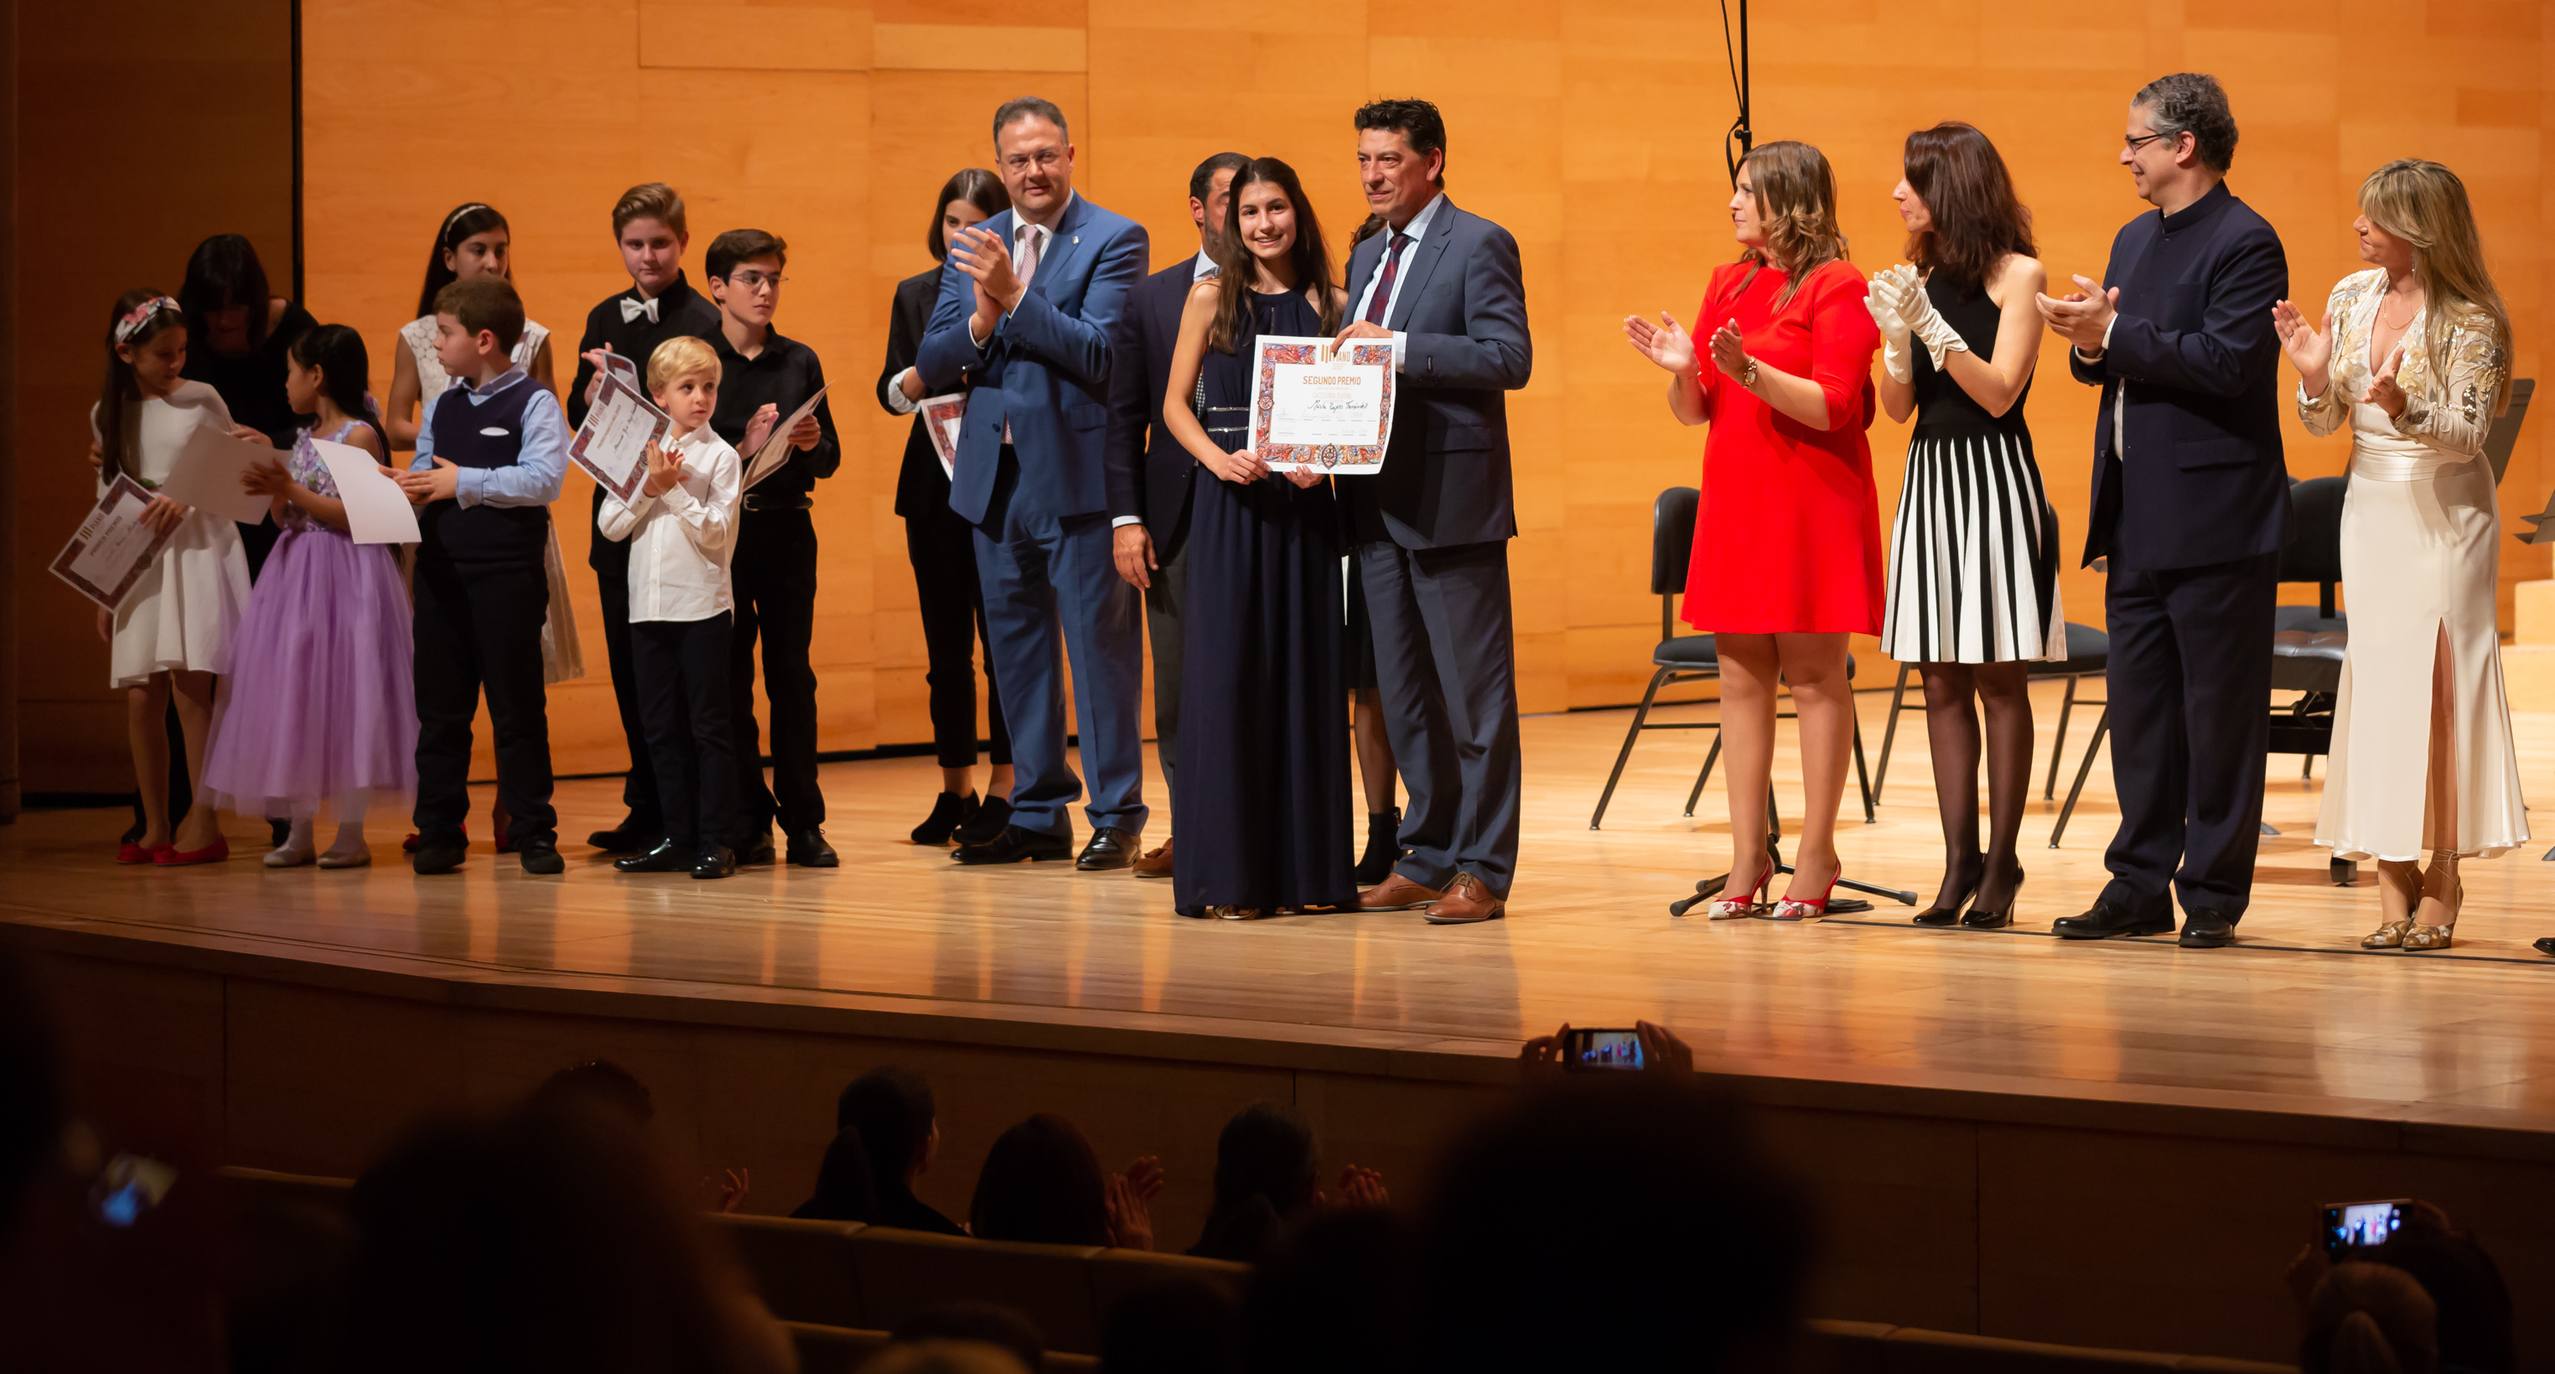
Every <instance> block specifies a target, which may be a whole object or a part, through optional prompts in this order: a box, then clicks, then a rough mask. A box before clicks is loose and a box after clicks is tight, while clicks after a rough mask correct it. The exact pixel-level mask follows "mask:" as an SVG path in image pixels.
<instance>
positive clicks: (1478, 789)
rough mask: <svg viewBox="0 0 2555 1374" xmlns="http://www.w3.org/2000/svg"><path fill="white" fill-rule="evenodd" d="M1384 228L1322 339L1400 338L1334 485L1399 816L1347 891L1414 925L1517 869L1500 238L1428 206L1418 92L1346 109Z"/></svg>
mask: <svg viewBox="0 0 2555 1374" xmlns="http://www.w3.org/2000/svg"><path fill="white" fill-rule="evenodd" d="M1357 165H1358V171H1359V174H1360V176H1361V178H1362V179H1363V180H1364V182H1365V186H1366V203H1367V206H1368V208H1369V209H1371V210H1373V211H1374V212H1375V214H1376V215H1377V216H1378V217H1379V218H1381V219H1382V220H1383V222H1384V230H1385V232H1378V233H1375V234H1372V235H1370V236H1368V237H1367V238H1366V240H1365V241H1364V242H1362V243H1360V244H1359V245H1358V246H1357V248H1356V250H1355V251H1353V252H1352V253H1350V254H1349V263H1348V279H1347V282H1346V285H1347V288H1348V292H1349V320H1350V323H1349V325H1348V327H1347V328H1345V329H1343V330H1341V331H1340V341H1341V342H1343V343H1345V342H1346V341H1348V340H1350V339H1358V338H1384V337H1388V336H1390V337H1398V338H1400V339H1401V340H1402V362H1401V384H1400V393H1401V394H1400V396H1399V397H1398V398H1397V399H1396V401H1395V403H1394V406H1393V436H1392V441H1391V444H1390V447H1389V448H1388V449H1387V451H1386V456H1385V460H1384V470H1383V471H1382V472H1380V473H1377V474H1376V475H1375V476H1372V477H1350V478H1344V479H1342V480H1341V482H1340V484H1339V486H1340V492H1341V496H1342V504H1343V505H1344V506H1345V507H1346V509H1347V513H1348V522H1349V539H1350V541H1351V542H1352V543H1353V544H1354V545H1355V546H1356V556H1357V559H1358V569H1359V572H1360V574H1361V575H1362V576H1363V577H1364V578H1365V582H1366V596H1367V612H1368V618H1369V620H1370V622H1371V624H1372V627H1373V631H1374V636H1375V667H1376V676H1377V680H1378V683H1379V685H1380V686H1381V687H1382V689H1383V695H1384V713H1385V726H1386V730H1387V733H1389V734H1390V735H1391V737H1392V740H1393V753H1394V756H1395V757H1396V758H1397V759H1399V760H1400V763H1401V771H1402V782H1403V785H1404V786H1405V787H1406V788H1407V789H1408V790H1409V792H1410V813H1409V815H1408V816H1407V817H1405V818H1404V820H1403V822H1402V827H1401V841H1402V857H1401V860H1400V862H1398V863H1396V864H1395V865H1394V866H1393V872H1392V875H1391V876H1390V877H1387V878H1386V879H1385V880H1384V881H1383V882H1382V883H1381V884H1379V885H1377V886H1375V887H1373V888H1370V889H1368V890H1367V892H1366V893H1365V894H1364V895H1363V896H1361V897H1360V898H1359V900H1358V907H1359V909H1360V910H1363V911H1408V910H1412V909H1414V908H1417V909H1421V910H1423V911H1425V913H1426V915H1427V919H1428V922H1429V924H1431V925H1470V924H1472V923H1474V922H1476V921H1495V920H1498V919H1499V918H1500V917H1501V916H1503V915H1505V914H1507V898H1508V887H1509V882H1510V880H1511V879H1512V878H1513V877H1514V876H1515V875H1516V871H1517V825H1518V777H1519V769H1520V764H1519V759H1518V745H1517V657H1516V646H1515V634H1514V631H1513V627H1512V617H1511V615H1510V613H1509V598H1508V541H1509V540H1510V539H1512V538H1514V537H1515V536H1516V534H1517V512H1516V507H1515V503H1514V502H1513V500H1512V499H1511V496H1510V491H1509V474H1508V404H1507V396H1506V393H1507V392H1510V391H1514V390H1516V389H1518V388H1519V387H1522V386H1524V385H1526V378H1527V376H1528V374H1529V373H1530V372H1532V371H1533V368H1534V347H1533V345H1532V343H1531V342H1530V341H1529V340H1528V338H1527V335H1526V287H1525V278H1524V274H1523V272H1522V270H1521V269H1520V267H1519V265H1518V257H1517V240H1516V239H1515V238H1514V237H1512V236H1510V234H1509V232H1508V231H1507V230H1505V229H1502V228H1500V227H1499V226H1498V225H1496V224H1493V223H1491V222H1490V221H1489V220H1486V219H1483V218H1482V217H1481V216H1479V215H1474V214H1468V213H1466V212H1465V211H1463V210H1459V209H1457V208H1456V207H1455V203H1454V202H1453V201H1450V200H1448V199H1447V198H1446V183H1445V172H1446V121H1445V119H1444V117H1442V116H1441V115H1439V114H1438V112H1437V107H1436V106H1434V105H1432V104H1430V103H1428V102H1427V101H1425V100H1379V101H1376V102H1375V103H1373V104H1370V105H1367V106H1365V107H1363V108H1361V109H1360V110H1359V111H1358V112H1357Z"/></svg>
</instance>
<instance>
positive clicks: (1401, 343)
mask: <svg viewBox="0 0 2555 1374" xmlns="http://www.w3.org/2000/svg"><path fill="white" fill-rule="evenodd" d="M1445 204H1446V193H1445V192H1444V191H1440V192H1438V193H1437V194H1436V195H1435V196H1434V197H1432V198H1430V200H1429V202H1428V204H1426V205H1423V206H1421V207H1420V210H1419V213H1418V214H1416V215H1413V216H1411V222H1410V223H1408V224H1406V225H1403V226H1402V227H1401V229H1399V230H1398V231H1397V230H1395V229H1394V228H1393V227H1392V226H1391V225H1386V226H1385V227H1384V230H1383V233H1384V251H1383V252H1382V253H1380V254H1378V255H1377V256H1376V259H1375V275H1373V276H1371V277H1368V278H1367V279H1366V285H1365V286H1363V287H1361V288H1359V290H1358V293H1357V301H1356V308H1355V309H1352V310H1350V311H1349V312H1348V319H1349V323H1351V324H1355V323H1357V322H1358V321H1360V320H1363V319H1365V318H1366V312H1367V309H1368V307H1370V306H1372V305H1373V304H1374V303H1375V283H1377V282H1379V281H1381V280H1383V278H1384V264H1385V263H1387V262H1390V261H1392V258H1393V237H1392V236H1393V235H1394V234H1395V233H1396V232H1398V233H1400V234H1402V235H1403V236H1404V237H1406V238H1408V239H1409V240H1410V242H1408V243H1405V244H1403V245H1402V262H1401V266H1399V267H1396V268H1394V269H1393V290H1392V294H1390V295H1388V296H1386V297H1385V298H1384V318H1385V319H1386V320H1388V321H1389V320H1391V319H1392V318H1393V307H1394V306H1397V305H1399V304H1401V303H1402V287H1403V286H1404V285H1406V284H1408V283H1409V281H1410V279H1411V260H1412V258H1414V257H1416V256H1417V255H1418V253H1419V245H1420V240H1422V239H1424V238H1427V237H1428V227H1429V226H1430V225H1431V224H1434V223H1436V222H1437V212H1438V211H1439V210H1440V209H1442V208H1444V206H1445ZM1404 332H1405V331H1402V330H1399V329H1396V330H1394V331H1393V343H1394V344H1395V346H1396V350H1395V359H1396V361H1395V362H1394V364H1393V366H1394V369H1395V370H1396V371H1398V370H1400V368H1401V366H1402V363H1401V361H1400V359H1402V358H1406V357H1407V356H1409V353H1410V349H1409V346H1408V345H1409V341H1408V340H1407V339H1405V338H1404V337H1403V334H1404Z"/></svg>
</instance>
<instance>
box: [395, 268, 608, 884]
mask: <svg viewBox="0 0 2555 1374" xmlns="http://www.w3.org/2000/svg"><path fill="white" fill-rule="evenodd" d="M522 335H523V300H522V298H521V297H519V296H517V295H516V294H515V289H514V286H513V284H512V283H510V282H507V281H506V280H504V279H503V278H499V277H474V278H471V279H470V280H467V281H457V282H454V283H453V284H451V285H450V286H447V287H445V288H444V289H443V291H442V292H441V293H439V294H438V295H437V296H436V297H435V357H436V360H437V361H439V362H441V363H442V364H443V366H444V370H445V371H446V372H449V373H450V374H452V377H453V379H454V380H453V385H452V387H451V388H450V389H449V390H447V391H445V392H444V394H443V395H442V396H440V397H438V398H436V401H435V404H434V407H433V408H432V409H431V410H429V411H428V412H427V413H426V415H425V416H424V417H423V419H422V420H421V421H420V422H419V424H418V429H417V458H416V461H415V463H414V464H412V465H411V467H410V468H409V470H408V471H407V472H406V473H404V474H402V475H401V477H400V479H399V484H400V486H401V487H402V488H403V489H405V490H406V491H407V493H408V499H409V500H410V501H412V502H414V503H415V504H416V505H417V506H418V519H417V523H418V527H419V529H420V531H421V533H422V534H423V536H424V538H423V542H421V543H420V544H419V545H418V546H417V588H416V597H417V612H416V632H417V668H416V672H417V815H416V820H417V851H416V854H415V857H414V859H413V861H412V862H413V864H414V866H415V868H416V870H417V871H418V872H419V873H450V872H452V871H453V870H454V869H456V868H459V867H461V863H462V859H463V856H464V855H465V853H466V852H467V844H466V842H465V841H464V840H463V838H462V820H463V818H464V817H466V816H467V815H468V814H469V811H470V796H469V780H470V726H471V718H472V717H473V716H474V715H475V714H477V712H478V708H479V694H480V692H481V691H482V690H483V689H484V690H485V691H486V693H487V696H488V720H489V724H490V726H491V727H492V729H493V731H494V733H495V735H496V745H497V800H498V802H499V804H500V805H501V806H502V807H503V809H504V810H505V812H506V814H507V815H508V816H509V817H511V818H512V822H511V824H512V829H511V838H512V839H513V841H514V847H515V852H516V855H517V857H518V858H519V859H520V860H521V862H522V864H523V871H524V872H526V873H557V872H559V871H560V870H561V868H562V867H563V865H562V864H561V862H560V859H559V817H558V813H557V812H555V811H553V810H551V808H550V718H549V705H548V699H547V697H546V696H545V694H544V689H543V687H542V679H541V625H542V621H543V619H544V618H545V617H546V616H547V614H548V610H549V604H550V584H549V579H548V577H547V576H546V575H545V574H544V573H543V571H542V561H541V560H542V552H543V549H544V548H545V547H546V545H547V542H548V539H549V533H550V510H549V506H550V502H551V501H552V500H553V499H555V498H556V497H557V496H558V495H559V481H560V478H561V477H562V476H564V475H565V473H566V470H567V453H568V427H567V420H566V418H565V417H564V416H563V415H562V414H561V413H560V410H559V399H558V398H557V397H556V396H553V395H551V394H550V393H549V392H548V391H547V390H545V389H543V388H542V387H540V386H537V385H535V384H534V383H533V381H532V379H531V378H529V377H527V376H525V375H524V372H523V369H522V368H519V367H516V366H514V364H513V362H512V361H511V359H510V358H509V356H508V355H509V354H511V353H512V352H513V350H514V346H515V341H516V340H517V339H519V338H520V337H522Z"/></svg>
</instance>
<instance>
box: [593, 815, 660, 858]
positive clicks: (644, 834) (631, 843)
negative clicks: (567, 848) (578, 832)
mask: <svg viewBox="0 0 2555 1374" xmlns="http://www.w3.org/2000/svg"><path fill="white" fill-rule="evenodd" d="M664 838H665V825H664V823H663V822H661V821H651V820H649V819H648V818H646V817H645V816H641V815H639V814H638V813H636V812H633V813H631V814H630V815H629V816H628V817H626V818H624V819H623V820H622V822H621V823H620V824H619V825H616V826H614V827H612V828H611V829H610V830H598V831H595V832H594V833H593V834H591V835H588V836H586V843H587V844H590V845H593V846H594V847H595V848H597V849H600V850H602V851H603V852H604V853H606V854H644V853H646V852H647V851H649V850H651V849H654V848H656V845H657V842H658V841H659V840H662V839H664Z"/></svg>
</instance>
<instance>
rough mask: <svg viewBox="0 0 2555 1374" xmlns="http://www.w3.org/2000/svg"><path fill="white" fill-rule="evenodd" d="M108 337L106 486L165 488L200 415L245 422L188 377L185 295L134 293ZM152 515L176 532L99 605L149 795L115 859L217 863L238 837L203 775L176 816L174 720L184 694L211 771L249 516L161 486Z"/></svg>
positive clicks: (136, 764)
mask: <svg viewBox="0 0 2555 1374" xmlns="http://www.w3.org/2000/svg"><path fill="white" fill-rule="evenodd" d="M106 345H107V363H106V382H105V385H104V386H103V387H102V388H101V389H100V392H99V395H98V403H97V405H96V407H95V408H93V409H92V410H91V411H90V412H89V428H90V432H91V434H92V435H93V436H94V437H95V438H96V440H97V445H98V475H99V480H100V483H101V486H102V487H103V484H105V483H108V482H112V481H114V480H115V478H116V477H117V476H118V475H122V476H126V477H130V478H132V479H133V480H134V481H136V482H139V483H141V484H142V485H143V486H144V487H147V488H150V489H151V490H153V491H154V492H156V491H157V490H158V489H159V486H160V483H161V482H163V481H165V480H166V479H167V478H168V475H169V470H170V468H171V467H172V466H173V465H174V464H175V462H176V460H177V454H178V450H179V448H180V447H181V446H183V445H184V444H185V442H186V436H187V435H188V433H189V432H191V431H192V430H193V429H194V428H195V427H196V426H197V425H202V424H213V425H219V426H221V427H222V428H223V429H225V430H236V429H237V428H238V427H237V426H235V425H233V424H232V423H231V413H230V410H229V409H228V408H227V407H225V406H224V405H223V404H222V397H221V395H220V393H218V392H216V391H214V390H213V388H211V387H210V386H207V385H205V384H204V383H202V382H190V381H187V380H186V379H185V377H184V375H183V374H184V371H185V368H186V315H185V313H184V312H183V311H182V310H181V309H180V308H179V306H178V303H177V301H176V300H174V299H173V298H171V297H169V296H167V295H164V294H162V293H161V292H159V291H156V290H141V291H127V292H125V293H124V295H122V296H121V297H119V298H117V300H116V303H115V311H114V313H113V315H112V316H111V317H110V318H109V319H108V322H107V340H106ZM243 437H248V436H247V435H246V434H245V432H243ZM143 519H144V520H145V521H146V522H147V523H149V524H150V525H151V526H152V527H153V528H155V529H166V530H170V531H172V533H171V534H170V536H169V540H168V543H167V544H166V545H164V546H163V547H162V548H161V550H160V555H159V557H158V559H157V560H156V561H155V562H154V563H153V564H152V566H151V567H150V568H149V569H148V570H147V571H145V572H144V573H143V574H142V580H141V581H140V582H139V583H137V584H136V585H135V586H134V588H133V589H132V590H131V591H130V592H128V593H126V594H125V598H124V601H123V603H122V604H120V605H118V606H117V607H116V608H115V609H114V610H113V611H107V610H104V609H101V610H100V611H99V612H98V634H99V636H100V637H101V638H103V639H105V640H106V641H107V643H108V644H109V645H110V646H111V649H110V655H109V657H110V661H111V663H112V671H111V674H110V676H109V678H108V685H109V686H113V687H121V688H123V689H124V693H125V733H126V735H127V737H128V738H129V739H130V741H131V743H132V748H133V780H134V783H135V785H136V787H137V788H138V789H139V790H140V792H141V797H142V833H141V835H140V837H139V838H138V839H135V840H133V841H129V842H126V843H125V844H123V845H122V846H120V847H119V848H118V849H117V851H116V856H115V861H116V862H117V863H123V864H143V863H148V864H158V865H161V866H163V867H171V866H176V865H180V864H199V863H219V862H221V861H222V860H224V859H227V858H229V857H230V846H229V845H228V844H227V843H226V842H225V841H224V840H223V838H222V831H221V813H220V811H219V810H218V809H216V808H215V807H214V805H213V803H212V801H211V799H210V798H208V797H207V796H206V795H205V794H204V792H203V790H202V789H201V788H198V789H197V791H196V796H195V803H194V805H192V806H191V807H189V808H188V809H187V813H186V815H185V817H184V818H183V819H181V820H179V821H178V822H177V823H176V825H175V826H174V828H172V826H171V823H170V818H169V814H168V811H169V747H168V730H167V726H166V725H165V723H164V722H165V721H166V719H167V717H168V710H169V703H170V701H171V699H172V698H174V699H175V701H176V704H177V718H178V726H179V729H180V731H181V733H182V734H183V735H184V737H185V740H186V755H187V758H186V762H187V770H188V776H189V777H193V778H199V779H200V778H202V777H203V776H204V737H205V732H206V729H207V727H208V725H209V724H210V722H211V720H212V715H213V702H214V693H215V689H216V685H217V684H216V681H215V678H214V674H216V673H217V672H220V671H221V670H222V669H223V668H224V667H225V666H226V665H225V659H224V655H225V654H226V653H227V651H228V648H229V644H230V638H231V631H232V629H233V627H235V626H237V625H238V624H239V618H240V612H241V610H242V609H243V608H245V607H246V606H247V605H248V558H247V555H246V554H244V553H243V552H242V551H241V548H240V532H239V526H237V525H235V524H233V523H232V522H231V521H229V520H227V519H225V518H223V517H221V516H219V515H211V514H207V513H205V512H202V511H198V510H196V509H194V508H193V507H191V506H187V505H183V504H181V503H179V502H176V501H173V500H171V499H169V498H168V497H166V496H157V495H155V496H153V497H152V499H151V505H150V508H149V510H148V511H146V512H145V513H144V515H143Z"/></svg>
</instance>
